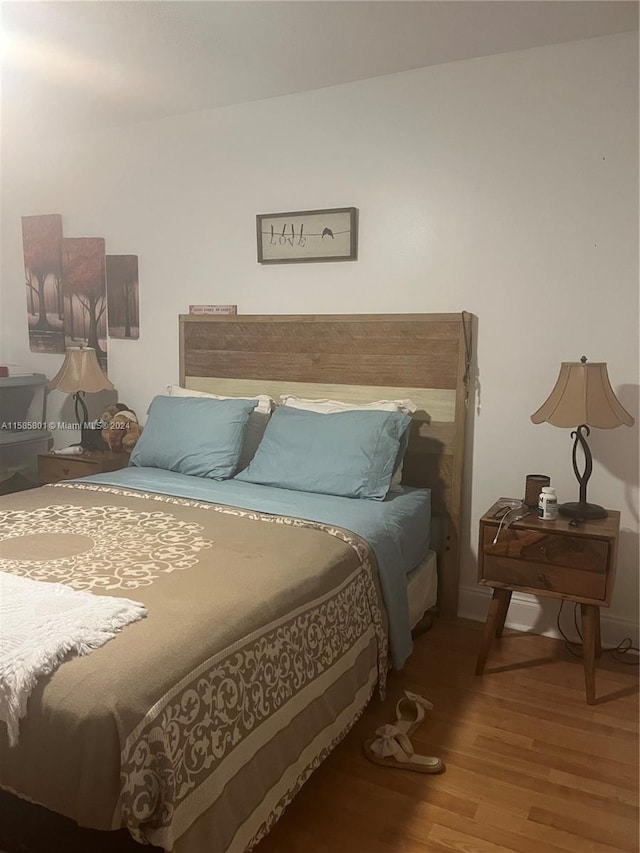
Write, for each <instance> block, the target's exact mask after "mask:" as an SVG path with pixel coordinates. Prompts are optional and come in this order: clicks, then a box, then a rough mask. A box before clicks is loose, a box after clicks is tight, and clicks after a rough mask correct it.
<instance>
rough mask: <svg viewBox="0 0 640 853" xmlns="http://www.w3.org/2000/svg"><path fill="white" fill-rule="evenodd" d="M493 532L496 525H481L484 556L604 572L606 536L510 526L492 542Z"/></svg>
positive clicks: (607, 555) (606, 553)
mask: <svg viewBox="0 0 640 853" xmlns="http://www.w3.org/2000/svg"><path fill="white" fill-rule="evenodd" d="M496 532H497V528H493V527H485V528H484V535H483V543H482V547H483V550H484V553H485V559H487V558H488V557H490V556H492V557H508V558H510V559H513V560H524V561H526V562H527V563H540V564H541V571H543V570H544V569H543V567H544V566H562V567H566V568H569V569H580V570H581V571H583V572H600V573H602V574H603V575H604V574H605V573H606V570H607V563H608V559H609V543H608V542H607V541H606V540H605V539H589V538H586V537H584V536H570V535H565V534H558V533H555V532H554V533H547V532H545V531H540V530H518V529H515V528H513V527H511V528H509V529H508V530H507V531H506V532H505V531H501V533H500V535H499V537H498V541H497V542H496V544H495V545H494V544H493V539H494V537H495V535H496Z"/></svg>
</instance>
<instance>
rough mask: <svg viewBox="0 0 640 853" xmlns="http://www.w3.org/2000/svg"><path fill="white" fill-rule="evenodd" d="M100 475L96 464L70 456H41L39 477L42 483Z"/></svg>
mask: <svg viewBox="0 0 640 853" xmlns="http://www.w3.org/2000/svg"><path fill="white" fill-rule="evenodd" d="M97 473H98V465H97V464H96V463H95V462H87V461H85V460H84V459H74V458H73V457H70V456H66V457H65V456H58V457H57V458H48V457H46V456H41V457H40V459H39V461H38V475H39V477H40V482H41V483H58V482H59V481H60V480H73V479H75V478H76V477H88V476H90V475H91V474H97Z"/></svg>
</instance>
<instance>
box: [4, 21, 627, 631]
mask: <svg viewBox="0 0 640 853" xmlns="http://www.w3.org/2000/svg"><path fill="white" fill-rule="evenodd" d="M637 122H638V84H637V47H636V40H635V38H634V36H633V35H632V34H624V35H620V36H612V37H606V38H600V39H592V40H588V41H582V42H575V43H571V44H565V45H559V46H553V47H548V48H539V49H534V50H528V51H520V52H516V53H511V54H504V55H500V56H492V57H486V58H481V59H476V60H470V61H464V62H459V63H453V64H449V65H441V66H437V67H432V68H428V69H422V70H418V71H414V72H408V73H402V74H396V75H391V76H387V77H382V78H377V79H374V80H368V81H364V82H359V83H354V84H350V85H345V86H337V87H334V88H330V89H324V90H320V91H315V92H311V93H306V94H301V95H294V96H289V97H283V98H279V99H274V100H269V101H261V102H256V103H252V104H247V105H242V106H237V107H230V108H224V109H219V110H212V111H207V112H200V113H194V114H190V115H187V116H182V117H175V118H171V119H168V120H163V121H160V122H154V123H149V124H140V125H137V126H134V127H129V128H125V129H116V130H113V131H110V132H108V133H101V134H97V135H93V136H86V137H82V138H79V137H73V138H68V139H66V140H59V141H58V142H53V141H51V142H50V143H49V142H47V144H45V145H44V146H43V147H42V148H41V149H40V150H38V151H37V152H35V153H34V154H33V155H29V154H28V153H27V152H21V154H20V156H18V157H15V158H13V159H12V160H11V161H9V160H8V159H5V163H4V169H3V175H2V178H3V199H2V249H3V254H2V285H3V291H2V306H1V317H2V342H1V351H0V356H2V357H4V359H5V360H9V361H19V362H27V363H29V364H31V365H33V368H34V369H38V370H43V371H45V372H46V373H47V374H48V375H50V376H51V375H53V373H54V372H55V370H56V369H57V367H58V365H59V363H60V357H56V356H36V355H32V354H30V353H29V350H28V340H27V330H26V319H25V310H24V307H25V300H24V292H23V291H24V287H23V275H22V257H21V251H22V250H21V237H20V217H21V216H23V215H27V214H37V213H61V214H62V216H63V222H64V231H65V234H67V235H78V236H89V235H101V236H104V237H105V238H106V241H107V251H108V252H109V253H136V254H138V255H139V259H140V277H141V285H140V297H141V337H140V340H139V341H137V342H128V341H111V342H110V349H109V358H110V376H111V378H112V380H113V381H114V382H115V384H116V386H117V387H118V389H119V391H120V397H121V399H123V400H125V401H126V402H127V403H128V404H129V405H131V406H133V407H135V408H136V409H137V410H138V411H139V412H144V410H145V409H146V407H147V404H148V403H149V401H150V399H151V398H152V396H153V395H154V394H156V393H158V392H162V390H163V388H164V386H165V385H166V383H167V382H173V381H175V380H176V379H177V376H178V347H177V329H178V324H177V315H178V314H179V313H180V312H185V311H186V310H187V306H188V304H189V303H190V302H196V303H197V302H207V303H208V302H217V303H237V304H238V308H239V311H240V312H243V313H254V312H255V313H259V312H273V313H312V312H345V313H346V312H391V311H427V312H430V311H459V310H462V309H466V310H468V311H472V312H473V313H474V314H476V315H477V316H478V318H479V328H478V340H477V354H478V368H479V374H478V389H477V401H476V402H477V406H476V408H475V412H474V414H475V417H474V418H473V421H474V423H472V429H473V451H472V459H471V467H470V476H469V480H470V485H471V481H472V492H471V500H470V505H469V513H468V514H469V518H468V519H467V522H468V527H467V530H466V532H465V549H464V565H463V576H462V589H461V609H462V612H464V613H465V614H467V615H476V616H479V615H483V614H484V612H485V607H486V599H485V598H484V597H483V594H484V593H485V592H486V591H485V590H478V588H477V587H476V584H475V574H476V566H475V550H476V538H477V524H478V518H479V516H480V514H481V513H482V512H483V511H484V509H485V508H486V507H487V506H488V505H490V504H491V503H492V502H493V500H494V499H495V498H496V497H498V496H500V495H514V496H521V495H522V494H523V491H524V478H525V475H526V474H527V473H531V472H544V473H548V474H550V475H551V477H552V480H553V483H554V484H555V485H556V486H557V489H558V492H559V496H560V499H561V500H574V499H576V497H577V485H576V482H575V479H574V477H573V473H572V471H571V464H570V455H571V454H570V448H571V440H570V437H569V433H568V431H564V430H559V429H555V428H553V427H551V426H549V425H546V424H545V425H541V426H534V425H533V424H532V423H531V422H530V420H529V416H530V414H531V413H532V412H533V411H534V410H535V409H536V408H537V407H538V406H539V405H540V403H541V402H542V401H543V400H544V399H545V397H546V396H547V394H548V392H549V391H550V389H551V387H552V385H553V383H554V381H555V378H556V375H557V372H558V369H559V364H560V362H561V361H562V360H576V359H578V358H579V357H580V356H581V355H583V354H586V355H587V356H588V357H589V358H590V359H591V360H602V361H606V362H608V365H609V373H610V376H611V379H612V383H613V385H614V388H615V390H616V392H617V393H618V395H619V397H620V399H621V401H622V402H623V404H624V405H625V406H626V407H627V408H628V409H629V410H631V411H632V412H633V413H634V414H635V416H636V418H637V409H638V245H637V243H638V241H637V234H638V199H637V187H638V164H637V153H638V150H637V142H638V139H637ZM43 132H46V128H43ZM348 205H355V206H357V207H358V208H359V211H360V247H359V260H358V261H357V262H356V263H336V264H309V265H292V266H286V265H284V266H279V265H275V266H265V267H262V266H259V265H258V264H257V263H256V247H255V234H254V231H255V225H254V222H255V219H254V218H255V214H256V213H267V212H275V211H280V210H297V209H300V210H304V209H309V208H323V207H338V206H348ZM592 435H593V439H592V449H593V452H594V458H595V469H594V474H593V477H592V480H591V483H590V492H589V497H590V498H591V500H593V501H596V502H598V503H602V504H604V505H606V506H608V507H611V508H618V509H620V510H621V512H622V528H623V533H622V540H621V551H620V559H619V568H618V579H617V587H616V592H615V596H614V602H613V607H612V610H611V615H612V616H613V617H614V618H613V619H612V620H610V621H609V622H608V623H607V626H606V630H605V637H606V638H608V639H609V640H611V639H615V640H618V639H620V638H621V637H622V635H623V634H624V633H627V632H628V631H629V630H633V625H635V626H637V621H638V618H637V603H638V426H637V425H636V426H635V427H634V428H632V429H628V428H625V427H623V428H620V429H618V430H617V431H616V432H615V433H614V432H604V431H598V430H596V431H594V433H593V434H592ZM533 601H534V600H533V599H525V603H524V604H522V605H521V606H520V607H516V608H515V609H514V611H513V613H514V618H515V621H516V622H517V623H521V624H529V625H535V627H536V630H540V631H542V630H545V629H546V628H548V627H549V626H550V625H551V622H552V621H553V619H554V618H555V610H556V606H555V603H554V604H553V606H552V607H547V608H545V611H544V612H542V611H540V610H539V607H538V605H534V604H533ZM545 614H546V615H545ZM616 620H621V621H616Z"/></svg>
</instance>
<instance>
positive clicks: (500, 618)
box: [476, 503, 620, 705]
mask: <svg viewBox="0 0 640 853" xmlns="http://www.w3.org/2000/svg"><path fill="white" fill-rule="evenodd" d="M498 507H499V503H495V504H494V505H493V506H492V507H491V509H490V510H489V511H488V512H486V513H485V514H484V515H483V516H482V518H481V519H480V541H479V546H478V583H480V584H482V585H483V586H490V587H493V597H492V599H491V605H490V607H489V615H488V617H487V623H486V625H485V628H484V634H483V637H482V644H481V647H480V652H479V654H478V664H477V667H476V675H482V673H483V672H484V667H485V663H486V660H487V655H488V654H489V649H490V647H491V642H492V640H493V638H494V636H495V637H500V636H502V630H503V628H504V622H505V618H506V616H507V610H508V609H509V603H510V601H511V593H512V592H513V591H514V590H518V591H520V592H530V593H533V594H534V595H543V596H546V597H548V598H559V599H565V600H567V601H574V602H577V603H579V604H580V609H581V614H582V633H583V658H584V677H585V685H586V693H587V702H588V703H589V704H590V705H592V704H593V703H594V702H595V687H596V680H595V659H596V657H597V656H598V655H599V654H600V608H601V607H608V606H609V604H610V603H611V596H612V594H613V581H614V577H615V569H616V552H617V548H618V533H619V530H620V513H619V512H616V511H614V510H607V512H608V513H609V515H608V517H607V518H603V519H598V520H596V521H588V522H587V521H585V522H583V523H581V524H579V525H574V526H572V525H571V524H570V523H569V522H570V519H568V518H558V519H556V520H555V521H542V520H541V519H539V518H538V517H537V516H536V515H535V514H533V513H535V511H532V515H530V516H527V517H526V518H523V519H521V520H520V521H515V522H513V524H511V525H509V526H508V529H507V530H505V529H504V526H503V528H502V530H501V531H500V535H499V536H498V539H497V541H496V543H495V544H494V543H493V540H494V538H495V536H496V533H497V532H498V527H499V525H500V519H499V518H496V517H495V515H494V513H495V512H496V511H497V509H498Z"/></svg>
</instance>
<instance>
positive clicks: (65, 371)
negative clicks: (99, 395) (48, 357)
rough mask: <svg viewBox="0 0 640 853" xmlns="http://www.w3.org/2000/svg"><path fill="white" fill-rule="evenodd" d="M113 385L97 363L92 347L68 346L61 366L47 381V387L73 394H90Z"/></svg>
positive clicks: (111, 388) (108, 388)
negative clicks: (49, 380) (83, 392)
mask: <svg viewBox="0 0 640 853" xmlns="http://www.w3.org/2000/svg"><path fill="white" fill-rule="evenodd" d="M114 387H115V386H114V385H113V383H112V382H110V381H109V379H108V378H107V376H106V375H105V373H104V372H103V370H102V368H101V367H100V365H99V364H98V359H97V357H96V351H95V350H94V349H93V348H92V347H69V348H68V349H67V351H66V353H65V357H64V362H63V363H62V367H61V368H60V370H59V371H58V372H57V373H56V375H55V376H54V377H53V379H52V380H51V382H49V388H55V389H57V390H58V391H64V392H65V393H66V394H74V393H75V392H76V391H86V392H88V393H91V394H92V393H95V392H96V391H112V390H114Z"/></svg>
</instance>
